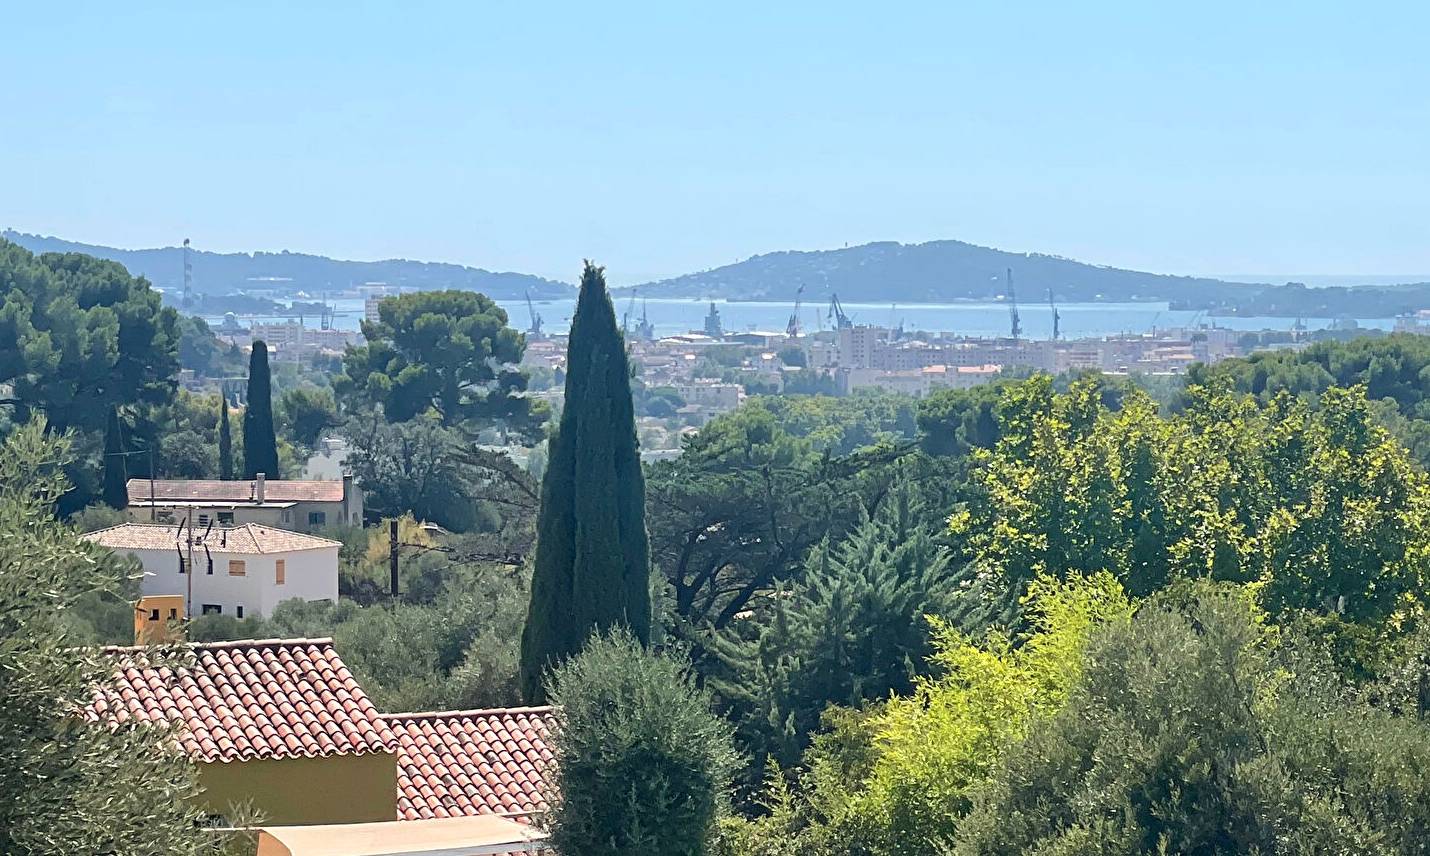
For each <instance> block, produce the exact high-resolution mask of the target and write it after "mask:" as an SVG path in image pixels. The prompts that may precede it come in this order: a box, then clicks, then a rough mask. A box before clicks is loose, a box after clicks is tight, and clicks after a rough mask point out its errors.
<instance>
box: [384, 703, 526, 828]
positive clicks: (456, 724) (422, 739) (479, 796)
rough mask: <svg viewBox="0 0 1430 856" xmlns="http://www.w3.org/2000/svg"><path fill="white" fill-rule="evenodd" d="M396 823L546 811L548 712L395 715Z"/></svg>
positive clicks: (387, 717) (514, 710) (518, 710)
mask: <svg viewBox="0 0 1430 856" xmlns="http://www.w3.org/2000/svg"><path fill="white" fill-rule="evenodd" d="M383 719H384V720H385V721H386V722H387V723H388V724H389V725H390V726H391V727H392V729H393V731H394V732H396V734H397V746H398V750H397V816H398V817H399V818H402V819H404V820H418V819H423V818H433V817H460V816H463V815H472V814H499V815H503V816H505V817H513V818H517V819H523V818H528V817H530V816H531V815H533V814H535V813H538V812H541V811H544V810H545V809H546V801H545V799H544V798H543V795H542V790H543V784H544V783H543V779H542V771H543V770H545V769H546V767H547V765H548V764H550V763H551V758H552V752H551V748H550V747H549V745H548V742H547V735H548V734H550V732H551V728H552V724H553V713H552V709H551V708H549V707H519V708H503V709H494V710H469V711H454V712H447V713H395V714H385V715H384V716H383Z"/></svg>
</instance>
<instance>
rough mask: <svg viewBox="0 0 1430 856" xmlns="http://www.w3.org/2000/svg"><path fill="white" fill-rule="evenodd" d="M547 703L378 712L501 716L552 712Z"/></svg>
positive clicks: (395, 715)
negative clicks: (413, 711) (408, 711)
mask: <svg viewBox="0 0 1430 856" xmlns="http://www.w3.org/2000/svg"><path fill="white" fill-rule="evenodd" d="M555 710H556V708H555V707H553V706H552V705H549V704H543V705H536V706H534V707H478V708H472V709H471V710H424V711H421V712H418V713H379V714H378V717H379V718H381V719H443V718H456V717H462V716H502V715H504V714H546V713H554V712H555Z"/></svg>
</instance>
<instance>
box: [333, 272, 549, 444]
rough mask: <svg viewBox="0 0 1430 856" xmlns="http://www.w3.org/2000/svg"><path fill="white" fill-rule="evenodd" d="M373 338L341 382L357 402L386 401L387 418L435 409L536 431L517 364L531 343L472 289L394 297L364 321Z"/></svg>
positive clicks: (449, 421)
mask: <svg viewBox="0 0 1430 856" xmlns="http://www.w3.org/2000/svg"><path fill="white" fill-rule="evenodd" d="M362 332H363V336H364V338H365V339H366V340H367V344H365V345H362V346H360V347H356V348H350V349H349V350H348V353H347V356H346V357H345V358H344V360H343V372H344V373H343V375H342V376H340V377H339V378H338V379H337V380H336V381H335V383H334V386H335V387H336V388H337V389H338V391H339V393H340V394H342V395H344V396H346V397H347V398H348V399H349V400H350V401H352V402H353V403H355V404H361V403H364V402H366V403H373V404H379V405H381V406H382V408H383V410H384V412H385V413H386V414H387V418H389V419H391V420H394V421H405V420H408V419H412V418H414V417H416V416H419V415H420V414H422V413H424V412H425V411H428V410H435V411H436V412H437V414H438V415H439V416H440V417H441V419H442V422H443V424H445V425H448V426H453V425H458V424H461V423H463V422H465V421H468V420H478V421H489V420H497V421H500V422H501V423H502V424H504V425H505V426H506V427H508V428H510V429H512V430H517V431H527V432H533V431H535V430H536V429H538V428H539V427H540V420H539V419H537V418H533V414H532V413H531V409H530V403H529V401H528V400H527V399H526V398H525V397H523V396H522V395H521V393H522V392H523V391H524V390H525V389H526V381H525V378H524V376H523V375H522V374H521V372H520V371H519V370H518V369H517V368H516V366H517V364H518V363H520V362H521V354H522V351H523V350H524V349H525V346H526V343H525V340H524V339H523V338H522V335H521V334H520V333H518V332H517V331H516V330H514V329H512V328H511V327H508V326H507V316H506V312H505V310H503V309H502V308H501V307H500V306H497V305H496V303H495V302H493V301H492V300H491V299H490V298H488V297H487V296H486V295H484V294H478V293H476V292H472V291H422V292H417V293H415V294H403V295H399V296H396V297H389V298H387V299H385V300H383V301H382V303H381V304H380V306H379V308H378V320H377V321H376V322H368V321H364V322H363V325H362Z"/></svg>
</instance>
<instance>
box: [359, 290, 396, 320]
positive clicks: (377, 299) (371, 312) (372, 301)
mask: <svg viewBox="0 0 1430 856" xmlns="http://www.w3.org/2000/svg"><path fill="white" fill-rule="evenodd" d="M390 296H391V295H388V294H369V295H368V296H367V297H365V298H363V301H362V317H363V320H365V321H367V322H368V323H369V324H376V323H377V322H378V321H380V320H382V319H381V318H380V317H379V316H378V307H379V306H381V305H382V301H384V300H386V299H387V298H388V297H390Z"/></svg>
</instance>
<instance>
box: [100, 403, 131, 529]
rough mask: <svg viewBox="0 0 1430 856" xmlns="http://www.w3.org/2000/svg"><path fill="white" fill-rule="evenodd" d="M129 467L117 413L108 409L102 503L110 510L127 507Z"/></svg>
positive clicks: (105, 427) (105, 430) (113, 409)
mask: <svg viewBox="0 0 1430 856" xmlns="http://www.w3.org/2000/svg"><path fill="white" fill-rule="evenodd" d="M128 482H129V466H128V463H127V459H126V458H125V455H124V437H123V436H122V435H121V433H120V425H119V411H118V410H116V409H115V408H113V407H111V408H109V421H108V422H106V423H105V426H104V492H103V494H102V496H103V498H104V502H105V504H106V505H108V506H110V507H111V508H124V507H125V506H127V505H129V488H128V486H127V485H128Z"/></svg>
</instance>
